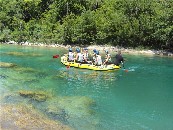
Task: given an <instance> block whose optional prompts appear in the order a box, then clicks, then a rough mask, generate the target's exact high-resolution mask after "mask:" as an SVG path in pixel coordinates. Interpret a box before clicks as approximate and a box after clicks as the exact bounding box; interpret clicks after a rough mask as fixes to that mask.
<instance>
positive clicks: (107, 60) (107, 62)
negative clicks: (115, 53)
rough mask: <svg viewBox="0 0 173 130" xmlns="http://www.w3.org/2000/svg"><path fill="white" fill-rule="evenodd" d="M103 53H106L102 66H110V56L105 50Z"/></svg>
mask: <svg viewBox="0 0 173 130" xmlns="http://www.w3.org/2000/svg"><path fill="white" fill-rule="evenodd" d="M105 52H106V58H105V61H104V62H103V65H108V64H111V55H110V54H109V52H108V51H107V50H105Z"/></svg>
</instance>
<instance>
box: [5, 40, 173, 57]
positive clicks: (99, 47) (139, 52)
mask: <svg viewBox="0 0 173 130" xmlns="http://www.w3.org/2000/svg"><path fill="white" fill-rule="evenodd" d="M3 44H13V45H22V46H39V47H56V48H58V47H60V48H65V49H68V48H74V50H75V48H78V47H79V48H82V47H87V48H88V49H89V50H93V49H97V50H99V51H100V52H101V53H102V52H104V51H105V50H108V51H109V52H110V53H115V52H118V50H121V52H122V53H124V54H132V55H157V56H169V57H173V52H170V51H166V50H146V49H133V48H123V47H117V46H110V45H83V46H76V45H72V46H71V45H63V44H45V43H37V42H36V43H30V42H21V43H17V42H15V41H9V42H6V43H3Z"/></svg>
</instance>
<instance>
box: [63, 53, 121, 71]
mask: <svg viewBox="0 0 173 130" xmlns="http://www.w3.org/2000/svg"><path fill="white" fill-rule="evenodd" d="M67 59H68V58H67V56H62V57H61V63H62V64H64V65H65V66H70V67H75V68H80V69H89V70H96V71H110V70H115V69H120V68H121V67H120V66H116V65H114V64H110V65H105V66H96V65H92V64H81V63H76V62H68V61H67Z"/></svg>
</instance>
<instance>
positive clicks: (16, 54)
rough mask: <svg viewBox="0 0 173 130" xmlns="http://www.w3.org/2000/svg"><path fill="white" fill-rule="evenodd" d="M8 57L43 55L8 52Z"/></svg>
mask: <svg viewBox="0 0 173 130" xmlns="http://www.w3.org/2000/svg"><path fill="white" fill-rule="evenodd" d="M5 54H7V55H14V56H34V57H35V56H42V54H36V53H24V52H6V53H5Z"/></svg>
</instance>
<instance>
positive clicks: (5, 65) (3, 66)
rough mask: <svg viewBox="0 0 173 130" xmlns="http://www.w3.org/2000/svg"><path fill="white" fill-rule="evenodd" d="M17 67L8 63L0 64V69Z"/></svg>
mask: <svg viewBox="0 0 173 130" xmlns="http://www.w3.org/2000/svg"><path fill="white" fill-rule="evenodd" d="M15 66H17V65H16V64H13V63H8V62H0V67H1V68H11V67H15Z"/></svg>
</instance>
